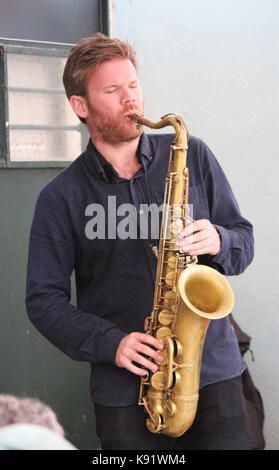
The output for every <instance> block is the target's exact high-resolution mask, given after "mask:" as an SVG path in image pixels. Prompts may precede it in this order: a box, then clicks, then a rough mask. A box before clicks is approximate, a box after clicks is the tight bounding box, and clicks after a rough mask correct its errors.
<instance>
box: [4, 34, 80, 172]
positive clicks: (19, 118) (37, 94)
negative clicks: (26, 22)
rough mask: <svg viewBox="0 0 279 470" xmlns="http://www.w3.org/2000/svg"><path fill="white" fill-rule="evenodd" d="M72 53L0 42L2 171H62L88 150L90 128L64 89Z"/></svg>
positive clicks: (59, 47)
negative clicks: (55, 168) (47, 168)
mask: <svg viewBox="0 0 279 470" xmlns="http://www.w3.org/2000/svg"><path fill="white" fill-rule="evenodd" d="M71 47H72V45H71V44H56V43H47V42H33V41H20V40H10V39H3V40H1V39H0V83H1V91H0V113H1V114H0V126H1V127H0V134H1V135H0V137H1V144H0V164H1V166H2V167H26V166H27V167H36V166H39V167H41V166H61V167H63V166H65V165H67V164H68V163H69V162H71V161H72V160H73V159H75V158H76V157H77V156H78V155H79V154H80V153H81V152H82V150H83V149H84V147H85V142H87V139H88V132H87V128H86V126H85V125H84V124H82V123H81V122H80V121H79V119H78V118H77V116H76V115H75V114H74V112H73V111H72V109H71V107H70V104H69V102H68V99H67V97H66V95H65V92H64V87H63V83H62V75H63V70H64V66H65V63H66V58H67V56H68V53H69V51H70V49H71Z"/></svg>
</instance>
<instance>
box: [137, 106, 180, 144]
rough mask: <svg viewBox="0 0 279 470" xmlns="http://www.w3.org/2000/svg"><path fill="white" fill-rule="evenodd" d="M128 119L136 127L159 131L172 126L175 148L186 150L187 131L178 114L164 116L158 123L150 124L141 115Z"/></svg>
mask: <svg viewBox="0 0 279 470" xmlns="http://www.w3.org/2000/svg"><path fill="white" fill-rule="evenodd" d="M130 118H131V119H132V120H133V121H135V123H136V124H137V127H141V126H147V127H150V128H151V129H161V128H163V127H166V126H172V127H173V128H174V130H175V133H176V137H175V138H174V143H175V144H176V146H177V147H183V148H185V149H187V148H188V140H189V131H188V128H187V126H186V123H185V121H184V119H183V118H182V117H181V116H179V115H178V114H172V113H169V114H165V115H164V116H162V117H161V119H160V121H158V122H152V121H150V120H149V119H147V118H146V117H145V116H143V115H141V114H133V115H131V116H130Z"/></svg>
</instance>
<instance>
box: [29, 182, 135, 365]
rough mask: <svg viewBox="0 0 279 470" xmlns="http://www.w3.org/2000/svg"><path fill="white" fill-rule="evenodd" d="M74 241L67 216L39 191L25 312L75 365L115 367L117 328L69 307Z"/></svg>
mask: <svg viewBox="0 0 279 470" xmlns="http://www.w3.org/2000/svg"><path fill="white" fill-rule="evenodd" d="M75 252H76V247H75V241H74V236H73V233H72V231H71V225H70V222H69V220H68V219H67V214H66V213H64V212H62V211H61V210H58V208H57V205H55V202H54V201H53V200H50V196H49V195H46V194H45V191H44V190H43V191H42V192H41V194H40V195H39V198H38V200H37V204H36V208H35V212H34V217H33V222H32V226H31V232H30V242H29V255H28V266H27V284H26V309H27V314H28V316H29V318H30V320H31V322H32V323H33V324H34V326H35V327H36V328H37V329H38V330H39V331H40V332H41V333H42V334H43V335H44V336H45V337H46V338H47V339H48V340H49V341H50V342H51V343H52V344H54V345H55V346H56V347H58V348H59V349H60V350H61V351H63V352H64V353H65V354H67V355H68V356H70V357H71V358H72V359H74V360H80V361H89V362H96V363H97V362H105V363H110V364H115V354H116V350H117V347H118V345H119V342H120V340H121V339H122V338H123V337H124V336H125V335H126V334H127V333H124V332H122V331H121V330H119V329H118V328H117V327H116V325H114V324H113V323H111V322H110V321H107V320H106V319H103V318H101V317H99V316H98V315H96V313H91V312H90V313H87V312H83V311H81V310H80V309H78V308H76V307H75V306H74V305H72V304H71V302H70V301H71V275H72V273H73V270H74V266H75Z"/></svg>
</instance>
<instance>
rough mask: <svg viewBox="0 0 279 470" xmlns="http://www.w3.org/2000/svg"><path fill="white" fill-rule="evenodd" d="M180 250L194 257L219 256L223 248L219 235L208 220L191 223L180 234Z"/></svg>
mask: <svg viewBox="0 0 279 470" xmlns="http://www.w3.org/2000/svg"><path fill="white" fill-rule="evenodd" d="M179 237H180V240H179V241H178V244H179V247H180V250H181V251H183V252H184V253H188V254H189V255H192V256H197V255H205V254H207V255H213V256H215V255H217V253H219V251H220V248H221V240H220V236H219V233H218V232H217V230H216V228H215V227H214V225H212V224H211V222H210V221H209V220H207V219H201V220H196V221H193V222H191V223H190V224H189V225H187V226H186V227H185V228H183V229H182V230H181V232H180V236H179Z"/></svg>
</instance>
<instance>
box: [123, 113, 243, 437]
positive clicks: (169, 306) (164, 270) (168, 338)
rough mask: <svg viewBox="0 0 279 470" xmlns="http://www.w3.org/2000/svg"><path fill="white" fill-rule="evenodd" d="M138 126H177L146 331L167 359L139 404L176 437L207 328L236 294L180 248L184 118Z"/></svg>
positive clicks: (194, 396) (185, 179)
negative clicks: (155, 340)
mask: <svg viewBox="0 0 279 470" xmlns="http://www.w3.org/2000/svg"><path fill="white" fill-rule="evenodd" d="M131 119H133V120H134V121H135V122H136V124H137V126H139V127H140V126H147V127H150V128H154V129H159V128H162V127H165V126H173V128H174V130H175V134H176V136H175V138H174V139H173V141H172V143H171V146H170V155H169V165H168V171H167V175H166V184H165V195H164V205H163V207H164V211H163V216H162V222H161V231H160V241H159V250H158V260H157V272H156V284H155V293H154V303H153V311H152V313H151V315H150V316H149V317H147V318H146V321H145V331H146V333H147V334H150V335H152V336H154V337H156V338H157V339H159V340H161V341H162V342H163V343H164V349H163V350H162V351H161V354H163V357H164V359H163V361H161V362H157V365H158V370H157V372H155V373H154V372H151V371H149V370H148V371H147V375H145V376H143V377H141V383H140V392H139V405H143V406H144V408H145V410H146V412H147V414H148V418H147V420H146V425H147V428H148V429H149V431H151V432H152V433H163V434H166V435H169V436H172V437H179V436H181V435H182V434H184V433H185V432H186V431H187V429H189V428H190V426H191V425H192V423H193V421H194V419H195V415H196V410H197V404H198V398H199V382H200V367H201V357H202V351H203V344H204V340H205V336H206V332H207V328H208V325H209V323H210V321H211V320H217V319H220V318H223V317H225V316H226V315H228V314H229V313H230V312H231V310H232V307H233V303H234V296H233V291H232V289H231V286H230V284H229V283H228V281H227V280H226V279H225V277H224V276H223V275H222V274H221V273H219V272H218V271H217V270H215V269H213V268H211V267H209V266H204V265H201V264H198V260H197V257H196V256H190V255H188V254H185V253H182V252H181V251H180V250H179V247H178V243H177V241H178V239H179V233H180V231H181V228H182V227H184V226H186V224H188V223H189V222H190V221H191V220H192V219H190V217H189V206H188V189H189V171H188V168H187V151H188V141H189V132H188V129H187V127H186V124H185V122H184V120H183V118H182V117H180V116H178V115H173V114H167V115H165V116H163V117H162V118H161V120H160V121H158V122H155V123H154V122H151V121H149V120H148V119H146V118H145V117H144V116H143V115H137V114H134V115H132V116H131Z"/></svg>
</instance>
